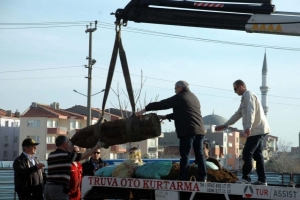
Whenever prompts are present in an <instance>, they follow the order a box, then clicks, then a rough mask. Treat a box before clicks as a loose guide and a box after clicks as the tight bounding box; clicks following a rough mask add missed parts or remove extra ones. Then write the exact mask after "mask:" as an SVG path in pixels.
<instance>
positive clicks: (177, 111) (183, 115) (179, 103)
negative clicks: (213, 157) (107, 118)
mask: <svg viewBox="0 0 300 200" xmlns="http://www.w3.org/2000/svg"><path fill="white" fill-rule="evenodd" d="M175 93H176V95H174V96H172V97H170V98H168V99H164V100H162V101H160V102H153V103H149V104H148V105H147V106H146V107H145V109H143V110H141V111H140V112H137V113H136V115H137V116H139V115H142V114H143V113H144V112H146V111H152V110H154V111H155V110H165V109H170V108H173V113H171V114H168V115H159V117H160V118H161V120H164V119H168V120H171V119H172V120H174V122H175V128H176V132H177V137H178V138H179V152H180V156H181V159H180V172H179V176H178V179H179V180H188V171H189V159H190V152H191V149H192V147H193V149H194V152H195V157H196V160H197V161H198V177H197V180H198V181H201V182H205V181H206V177H207V174H206V165H205V158H204V153H203V138H204V136H205V130H204V124H203V120H202V116H201V111H200V102H199V100H198V98H197V97H196V96H195V95H194V94H193V93H191V91H190V90H189V85H188V83H187V82H186V81H178V82H177V83H176V84H175Z"/></svg>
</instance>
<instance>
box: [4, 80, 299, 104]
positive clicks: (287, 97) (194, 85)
mask: <svg viewBox="0 0 300 200" xmlns="http://www.w3.org/2000/svg"><path fill="white" fill-rule="evenodd" d="M77 77H84V75H77V76H53V77H38V78H16V79H0V81H7V80H33V79H34V80H37V79H53V78H54V79H55V78H59V79H61V78H77ZM93 77H95V78H100V79H106V77H99V76H93ZM162 80H163V79H162ZM113 81H117V82H125V81H124V80H122V81H120V80H116V79H113ZM166 81H168V80H166ZM169 82H171V81H169ZM172 82H174V81H172ZM132 84H133V85H140V83H132ZM145 86H147V87H152V88H158V89H164V90H172V89H170V88H162V87H156V86H151V85H145ZM194 86H197V85H194ZM216 89H217V88H216ZM194 94H198V95H203V96H212V97H218V98H225V99H239V98H237V97H235V98H234V97H224V96H218V95H210V94H202V93H197V92H195V93H194ZM280 97H281V96H280ZM286 98H288V97H286ZM268 103H271V104H278V105H286V106H297V107H298V106H300V105H296V104H284V103H274V102H268Z"/></svg>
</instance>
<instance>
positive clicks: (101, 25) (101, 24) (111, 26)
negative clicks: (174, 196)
mask: <svg viewBox="0 0 300 200" xmlns="http://www.w3.org/2000/svg"><path fill="white" fill-rule="evenodd" d="M87 22H88V21H78V22H40V23H0V25H22V26H23V25H49V24H78V23H79V24H82V25H84V23H87ZM82 25H65V26H53V25H51V26H43V27H20V28H0V29H34V28H61V27H74V26H82ZM98 28H104V29H111V30H112V29H113V30H114V29H115V25H114V24H111V23H107V22H101V21H98ZM123 29H124V30H123V31H125V32H131V33H138V34H144V35H152V36H159V37H167V38H176V39H184V40H192V41H200V42H209V43H218V44H228V45H236V46H246V47H256V48H268V49H277V50H287V51H300V48H293V47H281V46H269V45H259V44H250V43H239V42H230V41H222V40H213V39H206V38H199V37H190V36H184V35H178V34H170V33H164V32H158V31H150V30H146V29H138V28H131V27H124V28H123Z"/></svg>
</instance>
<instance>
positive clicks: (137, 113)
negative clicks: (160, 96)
mask: <svg viewBox="0 0 300 200" xmlns="http://www.w3.org/2000/svg"><path fill="white" fill-rule="evenodd" d="M145 112H146V111H145V109H143V110H141V111H139V112H136V113H135V116H141V115H143V114H144V113H145Z"/></svg>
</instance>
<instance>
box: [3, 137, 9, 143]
mask: <svg viewBox="0 0 300 200" xmlns="http://www.w3.org/2000/svg"><path fill="white" fill-rule="evenodd" d="M3 142H4V143H6V144H7V143H8V136H7V135H5V136H4V137H3Z"/></svg>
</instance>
